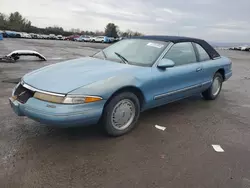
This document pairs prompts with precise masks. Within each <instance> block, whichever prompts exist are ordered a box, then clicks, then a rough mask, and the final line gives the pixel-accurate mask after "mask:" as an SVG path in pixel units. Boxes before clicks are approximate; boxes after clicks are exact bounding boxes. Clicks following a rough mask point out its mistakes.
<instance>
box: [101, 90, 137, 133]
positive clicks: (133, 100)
mask: <svg viewBox="0 0 250 188" xmlns="http://www.w3.org/2000/svg"><path fill="white" fill-rule="evenodd" d="M119 105H120V106H121V105H123V107H124V108H123V109H124V111H125V112H123V114H121V113H120V114H119V113H117V112H121V111H120V110H121V109H119ZM126 105H127V106H126ZM116 110H117V111H116ZM133 110H134V111H133ZM130 113H131V114H132V115H131V114H130ZM115 115H116V118H118V117H121V116H122V117H121V119H122V118H123V120H124V121H126V120H127V118H128V120H127V123H122V124H123V126H121V127H120V128H119V127H118V123H117V122H116V121H115V120H116V119H115V118H114V117H115ZM119 115H120V116H119ZM139 116H140V102H139V99H138V98H137V96H136V95H135V94H133V93H131V92H123V93H120V94H118V95H115V96H114V97H113V98H112V99H111V100H110V101H109V103H108V104H107V105H106V107H105V108H104V112H103V118H102V126H103V127H104V130H105V132H106V133H107V134H108V135H109V136H121V135H124V134H126V133H128V132H130V131H131V130H132V129H133V128H134V127H135V125H136V122H137V120H138V118H139ZM121 119H119V118H118V120H119V121H120V122H121Z"/></svg>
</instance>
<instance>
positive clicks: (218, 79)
mask: <svg viewBox="0 0 250 188" xmlns="http://www.w3.org/2000/svg"><path fill="white" fill-rule="evenodd" d="M222 82H223V77H222V75H221V73H219V72H217V73H215V75H214V78H213V83H212V85H211V86H210V87H209V88H208V89H207V90H206V91H204V92H203V93H202V96H203V97H204V98H205V99H206V100H214V99H216V98H217V97H218V96H219V94H220V91H221V88H222Z"/></svg>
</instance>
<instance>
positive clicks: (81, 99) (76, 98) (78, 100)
mask: <svg viewBox="0 0 250 188" xmlns="http://www.w3.org/2000/svg"><path fill="white" fill-rule="evenodd" d="M34 98H37V99H40V100H43V101H48V102H52V103H59V104H60V103H61V104H83V103H90V102H96V101H99V100H102V98H101V97H98V96H83V95H67V96H57V95H51V94H46V93H40V92H36V93H35V94H34Z"/></svg>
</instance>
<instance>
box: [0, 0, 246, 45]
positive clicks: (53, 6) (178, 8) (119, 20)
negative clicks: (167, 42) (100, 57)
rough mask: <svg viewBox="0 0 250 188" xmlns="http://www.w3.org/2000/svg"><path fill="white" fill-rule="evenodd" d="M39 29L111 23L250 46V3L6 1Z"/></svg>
mask: <svg viewBox="0 0 250 188" xmlns="http://www.w3.org/2000/svg"><path fill="white" fill-rule="evenodd" d="M15 11H18V12H20V13H21V14H22V15H23V16H25V17H26V18H27V19H28V20H30V21H31V22H32V24H33V25H35V26H38V27H46V26H54V25H57V26H60V27H63V28H64V29H66V30H69V29H71V28H80V29H81V30H92V31H95V30H104V28H105V26H106V25H107V23H109V22H113V23H115V24H116V25H118V26H119V29H120V30H122V31H125V30H127V29H131V30H133V31H139V32H141V33H143V34H147V35H181V36H189V37H197V38H202V39H205V40H209V41H219V42H250V0H237V1H236V0H0V12H3V13H6V14H9V13H11V12H15Z"/></svg>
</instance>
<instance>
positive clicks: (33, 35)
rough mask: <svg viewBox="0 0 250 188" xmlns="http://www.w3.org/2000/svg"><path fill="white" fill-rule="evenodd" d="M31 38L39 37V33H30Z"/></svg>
mask: <svg viewBox="0 0 250 188" xmlns="http://www.w3.org/2000/svg"><path fill="white" fill-rule="evenodd" d="M30 36H31V38H33V39H38V34H35V33H30Z"/></svg>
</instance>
